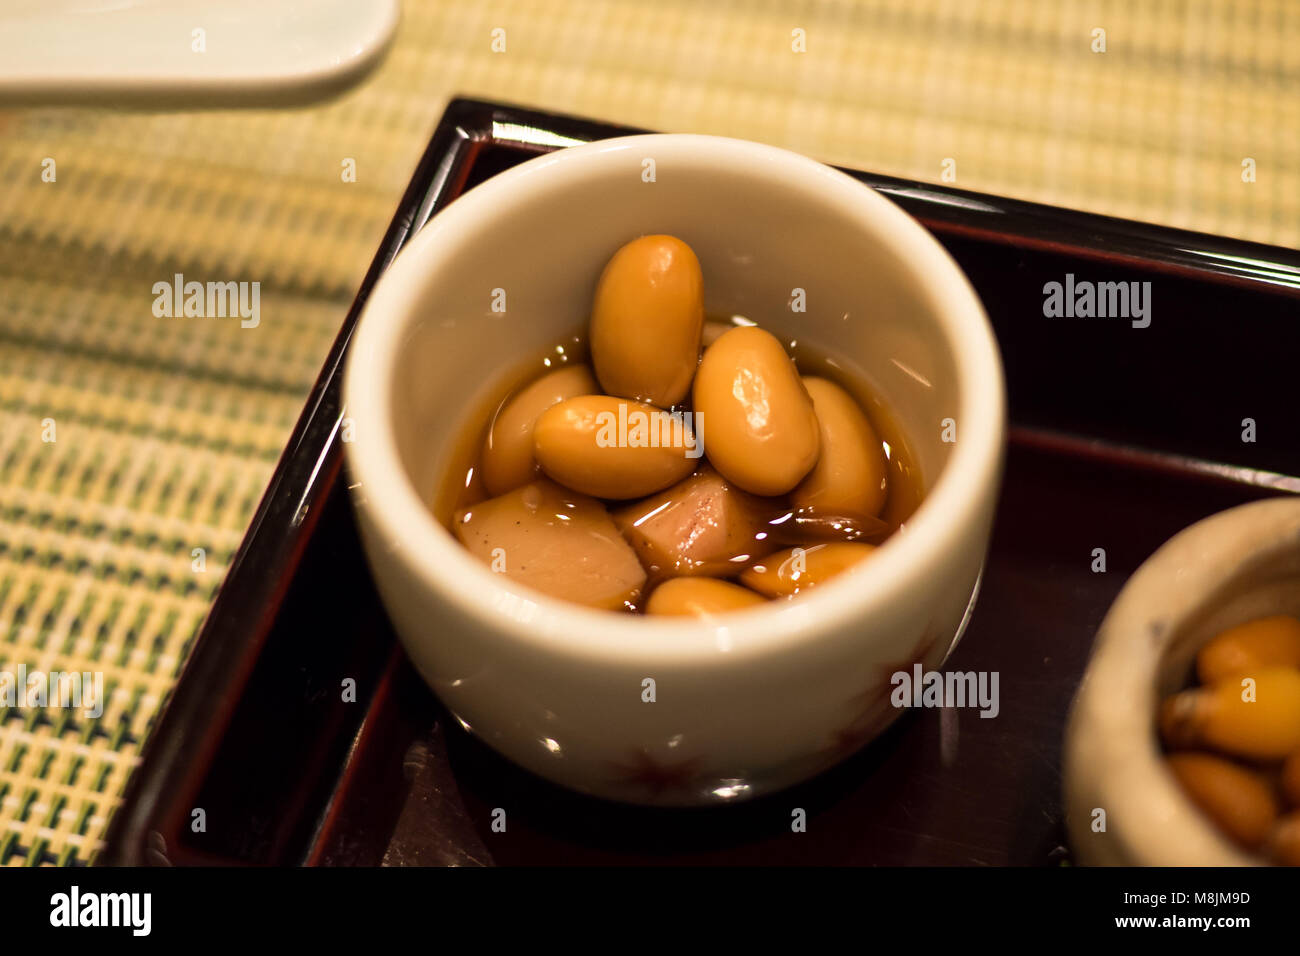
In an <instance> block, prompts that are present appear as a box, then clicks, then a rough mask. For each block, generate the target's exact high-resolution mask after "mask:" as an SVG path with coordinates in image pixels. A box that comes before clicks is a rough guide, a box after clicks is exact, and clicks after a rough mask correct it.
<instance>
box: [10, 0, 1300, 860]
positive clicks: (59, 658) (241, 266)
mask: <svg viewBox="0 0 1300 956" xmlns="http://www.w3.org/2000/svg"><path fill="white" fill-rule="evenodd" d="M498 30H502V31H504V33H500V32H496V33H494V31H498ZM1097 30H1104V31H1105V33H1104V39H1105V52H1100V51H1099V50H1097V49H1095V48H1096V47H1098V45H1099V40H1100V36H1101V35H1100V34H1097V33H1096V32H1095V31H1097ZM797 31H802V33H800V32H797ZM502 39H504V50H500V47H501V41H502ZM494 40H495V46H496V47H497V49H496V50H494ZM800 46H802V47H803V51H804V52H799V47H800ZM1298 81H1300V11H1298V9H1297V8H1296V7H1295V6H1293V5H1291V4H1289V3H1288V2H1287V0H1257V2H1245V0H1242V2H1237V3H1234V4H1224V3H1220V2H1216V0H1202V2H1191V0H1186V2H1170V0H1166V2H1160V3H1147V4H1143V3H1133V2H1131V0H1125V2H1073V3H1061V4H1044V3H1036V2H1033V0H1000V2H988V3H963V2H955V0H954V2H940V0H876V2H861V3H848V2H803V3H778V2H774V0H766V2H763V0H745V2H741V0H732V2H715V3H700V2H690V0H659V2H655V3H649V2H643V0H603V2H598V0H590V2H582V0H546V2H538V0H517V2H485V3H475V4H458V3H454V2H452V0H407V2H406V4H405V10H404V13H403V22H402V24H401V27H400V32H399V38H398V41H397V43H396V45H395V47H394V48H393V50H392V52H391V53H390V55H389V57H388V59H387V61H386V62H385V63H384V65H383V66H382V67H381V68H380V69H379V70H378V71H377V72H376V73H375V74H373V75H372V76H371V77H369V78H368V79H367V80H366V81H365V82H364V83H363V84H362V85H361V86H360V87H359V88H357V89H356V90H354V91H352V92H350V93H348V94H347V95H345V96H343V97H342V98H341V99H338V100H336V101H334V102H332V103H330V104H328V105H323V106H317V107H310V108H298V109H293V110H282V111H275V110H266V111H256V112H241V111H213V112H202V113H165V114H154V113H143V112H115V111H110V110H89V109H34V110H10V111H7V112H0V675H2V674H3V673H4V672H9V673H10V674H12V675H14V676H15V677H16V676H17V673H18V670H19V668H20V667H25V668H27V670H28V671H33V670H40V671H43V672H48V671H51V670H58V671H64V672H72V671H77V672H82V671H90V672H92V673H93V672H99V673H101V674H102V675H103V679H104V682H105V683H104V689H105V692H106V696H107V703H106V705H105V707H104V711H103V714H102V715H101V716H99V717H97V718H94V717H90V716H87V715H86V714H85V713H84V712H83V711H81V710H76V709H68V708H58V707H52V706H49V705H48V703H47V705H46V706H44V707H41V706H33V707H13V708H6V707H4V705H3V704H2V703H0V863H3V864H8V865H37V864H84V863H87V862H89V861H90V860H92V859H93V858H94V855H95V852H96V850H97V849H98V848H99V846H100V845H101V839H102V835H103V831H104V827H105V824H106V822H107V820H108V818H109V816H110V815H111V813H112V812H113V809H114V807H115V806H116V804H117V802H118V800H119V799H120V794H121V791H122V788H123V785H124V784H125V781H126V779H127V776H128V774H129V773H130V771H131V768H132V767H133V766H134V765H135V764H136V763H137V762H138V759H139V758H138V754H139V751H140V746H141V743H142V741H143V740H144V739H145V738H146V737H147V735H148V733H149V730H150V727H151V726H152V722H153V720H154V718H155V716H156V715H157V713H158V711H159V708H160V706H161V704H162V702H163V700H164V698H165V697H166V695H167V693H168V691H169V689H170V687H171V685H172V683H173V681H174V679H175V677H176V675H177V674H178V672H179V669H180V667H181V666H182V664H183V662H184V659H185V655H186V652H187V650H188V648H189V645H190V642H191V639H192V638H193V636H194V634H195V631H196V629H197V628H198V626H199V625H200V623H201V622H202V619H203V616H204V614H205V613H206V611H207V608H208V605H209V602H210V600H211V598H212V595H213V593H214V592H215V589H216V587H217V586H218V584H219V582H220V580H221V576H222V573H223V571H224V570H225V568H226V566H227V564H228V562H229V560H230V558H231V556H232V554H233V552H234V550H235V548H236V547H237V545H238V543H239V539H240V536H241V534H242V533H243V530H244V527H245V524H246V523H247V521H248V519H249V517H250V516H251V514H252V511H253V508H254V506H255V504H256V501H257V499H258V496H259V495H260V493H261V490H262V488H263V486H264V485H265V482H266V481H267V479H268V477H269V475H270V472H271V469H272V468H273V466H274V463H275V459H276V457H277V455H278V454H279V451H280V448H281V446H282V443H283V442H284V440H285V439H286V437H287V435H288V432H289V429H290V427H291V425H292V423H293V421H294V419H295V418H296V416H297V414H298V411H299V408H300V405H301V403H302V401H303V398H304V397H305V395H306V391H307V389H308V387H309V385H310V383H311V381H312V379H313V378H314V376H315V374H316V371H317V369H318V367H319V364H320V362H321V361H322V359H323V357H324V354H325V351H326V348H327V346H328V344H329V342H330V341H331V339H332V337H333V335H334V332H335V330H336V328H337V326H338V324H339V322H340V321H341V319H342V317H343V314H344V311H345V310H346V307H347V304H348V302H349V301H350V299H351V296H352V294H353V291H354V290H355V287H356V286H357V284H358V282H359V280H360V278H361V275H362V272H363V271H364V268H365V266H366V264H367V262H368V261H369V259H370V256H371V254H372V252H373V250H374V248H375V246H376V244H377V243H378V241H379V238H380V236H381V235H382V232H383V229H384V226H385V224H386V222H387V220H388V218H389V216H390V215H391V212H392V210H393V208H394V206H395V204H396V202H397V198H398V196H399V195H400V193H401V190H402V188H403V186H404V184H405V182H406V179H407V177H408V176H409V174H410V171H411V169H412V167H413V165H414V163H415V160H416V158H417V157H418V155H419V153H420V151H421V149H422V148H423V146H424V144H425V142H426V141H427V139H428V136H429V134H430V132H431V131H432V128H433V125H434V123H435V122H436V120H437V118H438V116H439V114H440V113H441V111H442V109H443V107H444V105H445V103H446V101H447V99H448V98H449V97H450V96H451V95H453V94H455V93H465V94H469V95H477V96H482V97H486V98H496V99H501V100H506V101H513V102H517V103H521V104H525V105H531V106H539V107H545V108H551V109H555V110H562V111H567V112H573V113H578V114H583V115H588V116H593V117H597V118H602V119H609V120H616V121H622V122H625V123H630V124H634V125H640V126H646V127H649V128H654V129H664V130H678V131H700V132H714V133H722V134H727V135H732V136H741V137H746V138H751V139H758V140H765V141H769V142H773V143H778V144H781V145H786V146H789V147H791V148H794V149H797V150H799V151H801V152H805V153H808V154H810V155H813V156H816V157H818V158H821V159H825V160H828V161H832V162H839V163H845V164H849V165H855V166H860V167H863V168H868V169H871V170H874V171H877V172H881V173H889V174H894V175H899V176H907V177H914V178H918V179H926V180H939V179H941V178H942V176H943V174H944V171H945V169H946V170H948V171H949V172H950V173H952V172H955V177H956V178H955V182H956V184H957V185H959V186H962V187H966V188H970V189H976V190H982V191H987V192H993V193H1001V194H1005V195H1014V196H1018V197H1022V198H1027V199H1033V200H1038V201H1042V202H1048V203H1054V204H1057V205H1064V206H1073V207H1077V208H1083V209H1089V210H1093V211H1097V212H1104V213H1110V214H1114V215H1120V216H1127V217H1130V218H1136V219H1145V220H1151V221H1155V222H1161V223H1166V224H1170V225H1176V226H1182V227H1187V228H1193V229H1200V230H1204V231H1209V232H1219V233H1225V234H1231V235H1236V236H1241V237H1244V238H1249V239H1255V240H1259V241H1263V242H1271V243H1276V244H1281V245H1288V246H1294V245H1296V244H1297V242H1300V96H1297V95H1296V94H1297V92H1298V91H1300V82H1298ZM47 159H52V160H53V161H54V166H53V169H54V181H53V182H46V181H43V178H42V173H43V171H45V170H47V169H48V168H49V164H47V163H46V162H45V160H47ZM348 159H351V160H354V161H355V168H356V181H355V182H345V181H344V176H343V175H342V168H343V164H344V162H345V160H348ZM1247 159H1249V160H1253V161H1254V171H1255V176H1254V178H1255V181H1254V182H1247V181H1243V175H1242V173H1243V170H1244V169H1245V168H1246V167H1244V166H1243V163H1244V162H1245V161H1246V160H1247ZM1247 165H1249V164H1247ZM47 176H48V174H47ZM1247 178H1249V177H1247ZM176 273H180V274H182V275H184V276H185V277H186V278H187V279H192V280H198V281H234V282H240V281H245V282H253V281H256V282H260V284H261V292H262V297H261V303H260V306H261V312H260V315H261V321H260V322H259V324H258V325H257V327H256V328H242V327H241V325H240V322H239V320H238V319H231V318H224V319H223V318H197V317H193V318H166V317H161V318H160V317H156V316H155V315H154V311H153V306H154V303H155V293H154V292H153V291H152V289H153V285H154V283H156V282H159V281H163V282H169V281H171V280H172V277H173V276H174V275H175V274H176ZM51 423H52V427H51ZM50 438H53V439H54V440H52V441H51V440H48V439H50ZM196 549H201V551H196ZM200 557H201V558H202V561H201V562H200V560H199V559H200ZM200 564H201V565H202V568H203V569H202V570H196V568H198V567H199V566H200ZM0 679H3V678H2V677H0ZM12 679H13V678H11V680H12Z"/></svg>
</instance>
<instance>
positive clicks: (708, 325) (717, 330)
mask: <svg viewBox="0 0 1300 956" xmlns="http://www.w3.org/2000/svg"><path fill="white" fill-rule="evenodd" d="M734 328H735V326H734V325H732V324H731V323H730V322H719V321H718V320H717V319H709V320H708V321H707V322H705V323H704V331H703V332H702V333H701V334H700V348H701V349H707V348H708V347H709V346H710V345H712V344H713V343H714V342H716V341H718V339H720V338H722V333H723V332H726V331H729V330H730V329H734Z"/></svg>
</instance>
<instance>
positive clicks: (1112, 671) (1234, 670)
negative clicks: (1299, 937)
mask: <svg viewBox="0 0 1300 956" xmlns="http://www.w3.org/2000/svg"><path fill="white" fill-rule="evenodd" d="M1297 618H1300V500H1297V499H1295V498H1279V499H1269V500H1265V501H1259V502H1255V503H1252V504H1248V505H1242V506H1240V507H1237V508H1233V509H1231V510H1229V511H1224V512H1221V513H1220V514H1216V515H1213V516H1212V517H1209V518H1206V519H1204V520H1203V521H1200V522H1198V523H1196V524H1194V525H1192V526H1191V527H1190V528H1187V529H1185V530H1184V531H1182V532H1180V533H1179V534H1177V535H1175V536H1174V537H1173V538H1171V539H1170V540H1169V541H1168V542H1167V543H1166V544H1165V545H1164V546H1162V547H1161V548H1160V549H1159V550H1158V551H1157V552H1156V553H1155V554H1154V555H1152V556H1151V557H1150V558H1148V559H1147V561H1146V562H1145V563H1144V564H1143V565H1142V567H1140V568H1139V569H1138V570H1137V572H1136V573H1135V574H1134V575H1133V577H1131V578H1130V579H1129V581H1128V583H1127V584H1126V585H1125V586H1124V590H1123V591H1121V592H1120V595H1119V597H1118V598H1116V600H1115V603H1114V604H1113V605H1112V606H1111V609H1110V611H1109V613H1108V614H1107V615H1106V619H1105V621H1103V622H1102V626H1101V629H1100V631H1099V633H1098V636H1097V642H1096V645H1095V647H1094V651H1093V658H1092V661H1091V662H1090V663H1089V665H1088V670H1087V673H1086V674H1085V677H1084V681H1083V684H1082V685H1081V687H1080V689H1079V693H1078V696H1077V697H1076V699H1075V702H1074V706H1073V708H1072V710H1071V714H1070V722H1069V726H1068V729H1067V732H1066V745H1065V798H1066V815H1067V823H1068V826H1069V831H1070V840H1071V845H1072V846H1073V848H1074V851H1075V853H1076V855H1077V857H1078V859H1079V860H1080V861H1081V862H1084V863H1089V864H1100V865H1107V864H1117V865H1140V866H1247V865H1252V864H1264V863H1270V862H1273V863H1290V864H1295V863H1297V862H1300V785H1298V784H1300V620H1297Z"/></svg>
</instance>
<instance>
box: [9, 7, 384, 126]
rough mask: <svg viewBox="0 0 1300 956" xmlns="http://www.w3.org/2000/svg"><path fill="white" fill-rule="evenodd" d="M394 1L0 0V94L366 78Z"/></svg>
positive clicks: (201, 90) (45, 95) (117, 93)
mask: <svg viewBox="0 0 1300 956" xmlns="http://www.w3.org/2000/svg"><path fill="white" fill-rule="evenodd" d="M398 13H399V7H398V0H219V2H213V0H0V100H4V101H6V102H10V103H14V102H17V103H23V102H50V101H56V102H78V101H103V100H106V99H107V100H125V101H128V102H134V103H157V102H165V101H174V102H179V103H194V102H211V101H217V102H241V101H249V100H256V101H269V102H276V101H292V100H302V99H310V98H314V97H318V96H324V95H327V94H329V93H332V92H335V91H336V90H338V89H340V88H342V87H344V86H346V85H347V84H348V83H350V82H351V81H353V80H355V79H357V78H359V77H360V76H361V75H362V74H363V73H364V72H365V71H366V70H367V69H368V68H369V67H370V66H372V65H373V64H374V63H375V62H376V60H377V59H378V58H379V56H380V54H382V53H383V51H384V50H385V48H386V47H387V46H388V43H389V41H390V40H391V39H392V36H393V32H394V30H395V28H396V26H397V20H398Z"/></svg>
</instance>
